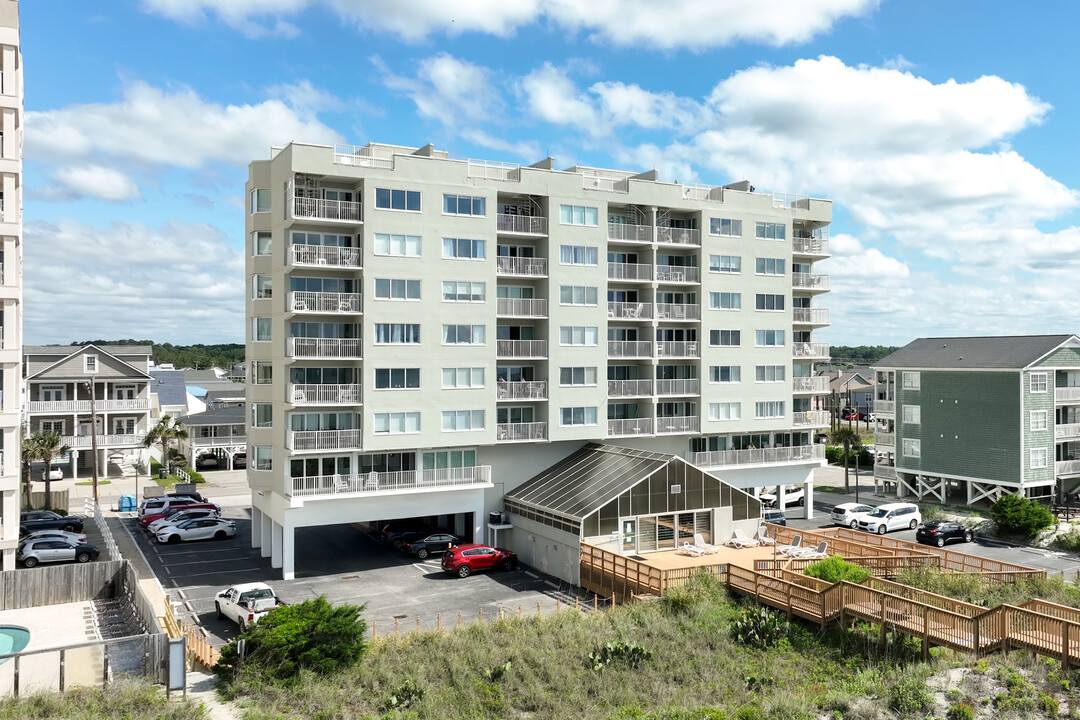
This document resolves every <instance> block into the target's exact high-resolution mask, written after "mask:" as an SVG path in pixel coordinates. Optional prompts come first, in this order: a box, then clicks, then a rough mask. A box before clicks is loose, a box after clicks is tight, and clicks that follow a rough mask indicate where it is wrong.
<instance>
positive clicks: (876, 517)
mask: <svg viewBox="0 0 1080 720" xmlns="http://www.w3.org/2000/svg"><path fill="white" fill-rule="evenodd" d="M921 522H922V513H920V512H919V506H918V505H915V504H913V503H885V504H884V505H878V506H877V507H876V508H874V509H873V510H871V511H870V512H868V513H866V514H865V515H863V516H862V517H860V518H859V529H860V530H865V531H867V532H872V533H877V534H878V535H884V534H885V533H887V532H889V531H890V530H900V529H903V528H910V529H911V530H914V529H915V528H916V527H918V525H919V523H921Z"/></svg>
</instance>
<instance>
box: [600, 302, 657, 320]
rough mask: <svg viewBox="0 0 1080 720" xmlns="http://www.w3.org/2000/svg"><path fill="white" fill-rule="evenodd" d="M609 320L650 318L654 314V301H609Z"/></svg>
mask: <svg viewBox="0 0 1080 720" xmlns="http://www.w3.org/2000/svg"><path fill="white" fill-rule="evenodd" d="M607 316H608V319H609V320H648V319H649V318H651V317H652V316H653V306H652V303H636V302H609V303H608V304H607Z"/></svg>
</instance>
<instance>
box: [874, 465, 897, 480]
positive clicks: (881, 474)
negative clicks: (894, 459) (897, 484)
mask: <svg viewBox="0 0 1080 720" xmlns="http://www.w3.org/2000/svg"><path fill="white" fill-rule="evenodd" d="M874 477H876V478H881V479H882V480H895V479H896V468H895V467H893V466H892V465H881V464H875V465H874Z"/></svg>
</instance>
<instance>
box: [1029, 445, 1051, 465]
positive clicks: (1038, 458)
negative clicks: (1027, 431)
mask: <svg viewBox="0 0 1080 720" xmlns="http://www.w3.org/2000/svg"><path fill="white" fill-rule="evenodd" d="M1049 462H1050V453H1049V451H1048V449H1047V448H1031V467H1032V468H1033V469H1034V468H1044V467H1046V466H1047V465H1048V463H1049Z"/></svg>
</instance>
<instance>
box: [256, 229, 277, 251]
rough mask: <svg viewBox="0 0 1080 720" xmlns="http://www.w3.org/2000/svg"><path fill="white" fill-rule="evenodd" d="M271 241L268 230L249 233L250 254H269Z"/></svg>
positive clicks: (271, 247) (271, 245)
mask: <svg viewBox="0 0 1080 720" xmlns="http://www.w3.org/2000/svg"><path fill="white" fill-rule="evenodd" d="M273 246H274V245H273V242H272V240H271V235H270V233H268V232H254V233H251V254H252V255H269V254H270V253H271V252H273Z"/></svg>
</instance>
